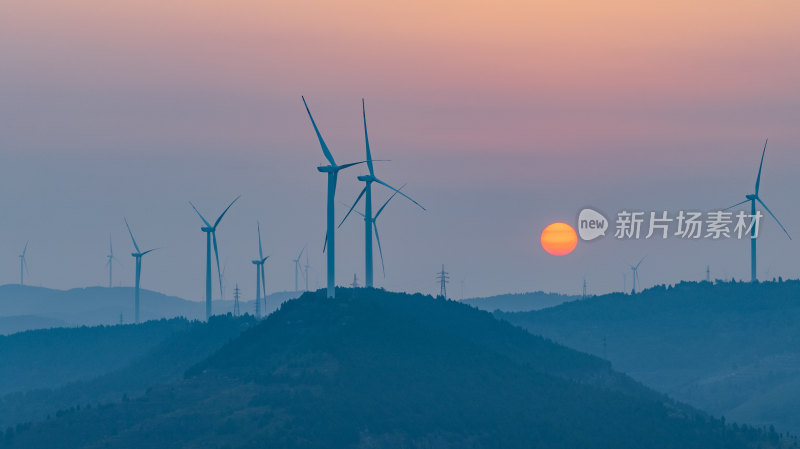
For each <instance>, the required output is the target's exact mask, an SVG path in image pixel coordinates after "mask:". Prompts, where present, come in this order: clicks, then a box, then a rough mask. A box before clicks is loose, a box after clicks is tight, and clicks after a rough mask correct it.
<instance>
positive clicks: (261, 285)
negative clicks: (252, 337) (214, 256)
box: [253, 222, 269, 318]
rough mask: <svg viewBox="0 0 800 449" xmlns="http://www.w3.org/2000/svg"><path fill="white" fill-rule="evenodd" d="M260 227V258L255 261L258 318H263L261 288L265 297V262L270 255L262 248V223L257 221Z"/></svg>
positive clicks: (258, 227)
mask: <svg viewBox="0 0 800 449" xmlns="http://www.w3.org/2000/svg"><path fill="white" fill-rule="evenodd" d="M256 228H257V229H258V259H256V260H254V261H253V265H255V266H256V318H261V289H264V299H266V297H267V281H266V276H265V275H264V262H266V261H267V259H269V256H267V257H264V251H263V249H262V248H261V224H259V223H258V222H256Z"/></svg>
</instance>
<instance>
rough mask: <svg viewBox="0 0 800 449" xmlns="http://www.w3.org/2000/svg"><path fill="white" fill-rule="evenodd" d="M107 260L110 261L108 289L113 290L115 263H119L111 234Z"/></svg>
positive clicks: (109, 235)
mask: <svg viewBox="0 0 800 449" xmlns="http://www.w3.org/2000/svg"><path fill="white" fill-rule="evenodd" d="M106 258H107V259H108V288H111V287H112V285H113V284H112V280H113V277H112V271H113V270H112V268H113V265H114V262H117V263H119V261H118V260H117V258H116V257H115V256H114V245H113V243H111V234H108V255H107V256H106Z"/></svg>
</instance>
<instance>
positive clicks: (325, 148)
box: [300, 96, 336, 166]
mask: <svg viewBox="0 0 800 449" xmlns="http://www.w3.org/2000/svg"><path fill="white" fill-rule="evenodd" d="M300 98H302V99H303V105H304V106H305V107H306V112H308V118H310V119H311V124H312V125H313V126H314V132H315V133H317V139H319V145H320V146H321V147H322V153H323V154H324V155H325V159H327V160H328V162H330V163H331V165H333V166H336V161H334V160H333V155H332V154H331V150H329V149H328V145H325V140H324V139H323V138H322V134H320V132H319V128H317V122H315V121H314V117H312V116H311V111H310V110H309V109H308V103H306V98H305V97H303V96H301V97H300Z"/></svg>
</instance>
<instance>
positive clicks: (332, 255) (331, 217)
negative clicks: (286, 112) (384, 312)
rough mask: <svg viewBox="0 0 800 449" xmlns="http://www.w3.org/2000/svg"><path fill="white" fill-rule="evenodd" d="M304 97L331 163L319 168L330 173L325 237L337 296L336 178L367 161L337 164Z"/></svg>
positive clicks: (330, 288)
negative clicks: (344, 171) (346, 169)
mask: <svg viewBox="0 0 800 449" xmlns="http://www.w3.org/2000/svg"><path fill="white" fill-rule="evenodd" d="M301 98H302V99H303V105H304V106H305V107H306V112H307V113H308V118H309V119H311V124H312V125H313V126H314V132H315V133H316V134H317V139H318V140H319V144H320V146H321V147H322V153H323V154H324V155H325V159H327V160H328V162H329V165H323V166H320V167H317V170H318V171H319V172H321V173H327V174H328V216H327V229H328V233H327V236H326V239H325V245H326V246H327V251H328V295H327V296H328V298H334V297H336V251H335V250H336V245H335V242H336V235H335V231H336V224H335V223H334V221H335V220H336V217H335V215H336V210H335V207H334V206H335V205H334V197H335V196H336V180H337V178H338V176H339V171H341V170H343V169H345V168H348V167H352V166H354V165H358V164H362V163H364V162H366V161H362V162H352V163H349V164H344V165H337V164H336V161H335V160H334V159H333V155H332V154H331V151H330V150H329V149H328V145H326V144H325V140H324V139H323V138H322V134H320V132H319V128H317V123H316V122H315V121H314V117H312V116H311V110H309V109H308V103H306V99H305V97H301Z"/></svg>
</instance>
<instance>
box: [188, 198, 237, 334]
mask: <svg viewBox="0 0 800 449" xmlns="http://www.w3.org/2000/svg"><path fill="white" fill-rule="evenodd" d="M239 198H241V195H239V196H237V197H236V198H234V200H233V201H231V204H229V205H228V207H226V208H225V210H224V211H222V213H221V214H220V215H219V218H217V221H215V222H214V225H213V226H212V225H211V223H209V222H208V220H206V219H205V217H203V214H201V213H200V211H199V210H197V208H196V207H195V206H194V204H192V202H191V201H189V205H190V206H192V209H194V211H195V212H197V215H199V216H200V219H201V220H203V224H204V225H205V226H203V227H202V228H200V230H201V231H203V232H205V233H206V320H208V319H209V318H210V317H211V243H212V241H213V243H214V257H216V259H217V276H218V277H219V294H220V298H221V299H225V298H223V297H222V295H223V292H222V271H221V270H220V268H219V250H218V248H217V226H219V222H220V221H222V217H224V216H225V213H227V212H228V209H230V208H231V206H233V203H235V202H236V201H238V200H239Z"/></svg>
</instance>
